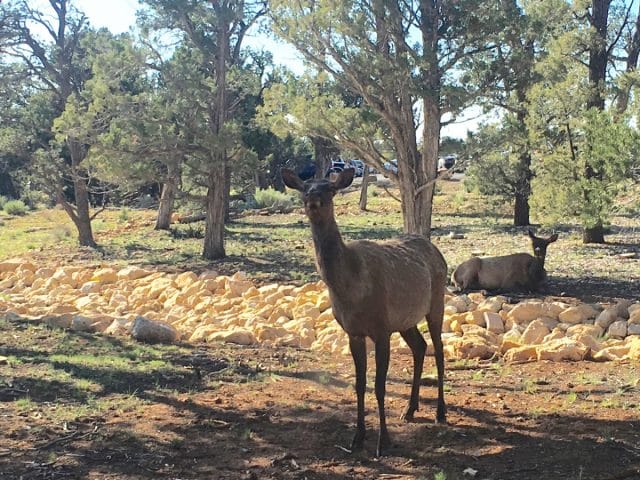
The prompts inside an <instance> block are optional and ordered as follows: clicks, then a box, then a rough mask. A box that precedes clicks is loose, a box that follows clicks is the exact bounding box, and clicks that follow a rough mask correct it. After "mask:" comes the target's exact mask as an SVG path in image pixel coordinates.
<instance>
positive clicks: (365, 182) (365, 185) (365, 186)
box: [360, 165, 371, 212]
mask: <svg viewBox="0 0 640 480" xmlns="http://www.w3.org/2000/svg"><path fill="white" fill-rule="evenodd" d="M368 170H369V168H368V167H367V166H366V165H365V167H364V173H363V174H362V187H361V188H360V210H362V211H363V212H365V211H366V210H367V193H368V191H369V181H370V180H371V176H370V175H369V172H368Z"/></svg>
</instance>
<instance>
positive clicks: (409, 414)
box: [400, 407, 416, 422]
mask: <svg viewBox="0 0 640 480" xmlns="http://www.w3.org/2000/svg"><path fill="white" fill-rule="evenodd" d="M415 411H416V409H415V408H411V407H407V409H406V410H405V411H404V413H403V414H402V415H400V420H404V421H405V422H413V414H414V412H415Z"/></svg>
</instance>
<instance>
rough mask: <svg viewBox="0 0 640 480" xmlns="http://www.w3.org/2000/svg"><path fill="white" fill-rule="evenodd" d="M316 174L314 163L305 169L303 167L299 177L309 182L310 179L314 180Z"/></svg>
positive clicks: (308, 164)
mask: <svg viewBox="0 0 640 480" xmlns="http://www.w3.org/2000/svg"><path fill="white" fill-rule="evenodd" d="M315 174H316V165H315V164H314V163H307V164H306V165H305V166H304V167H302V170H300V171H299V172H298V176H299V177H300V178H301V179H302V180H309V179H310V178H313V176H314V175H315Z"/></svg>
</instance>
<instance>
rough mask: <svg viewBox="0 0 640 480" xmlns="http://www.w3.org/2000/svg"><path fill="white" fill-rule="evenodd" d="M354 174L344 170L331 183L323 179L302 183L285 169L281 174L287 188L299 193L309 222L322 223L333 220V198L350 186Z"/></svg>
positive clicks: (296, 176)
mask: <svg viewBox="0 0 640 480" xmlns="http://www.w3.org/2000/svg"><path fill="white" fill-rule="evenodd" d="M354 172H355V171H354V170H353V169H352V168H346V169H344V170H343V171H342V172H340V173H339V174H338V176H337V177H336V179H335V180H333V181H332V180H328V179H324V178H323V179H317V178H311V179H309V180H307V181H302V179H300V177H299V176H298V175H297V174H296V173H295V172H294V171H292V170H289V169H287V168H283V169H282V171H281V174H282V180H283V181H284V184H285V185H286V186H287V187H289V188H293V189H294V190H298V191H299V192H300V193H301V196H302V201H303V202H304V210H305V212H306V213H307V216H308V217H309V221H311V223H323V222H326V221H328V220H329V219H331V218H333V197H334V195H335V194H336V193H337V192H338V190H342V189H343V188H347V187H348V186H349V185H351V182H352V181H353V175H354Z"/></svg>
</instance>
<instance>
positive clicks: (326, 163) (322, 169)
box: [311, 137, 340, 178]
mask: <svg viewBox="0 0 640 480" xmlns="http://www.w3.org/2000/svg"><path fill="white" fill-rule="evenodd" d="M311 141H312V143H313V150H314V154H315V157H316V174H315V175H314V176H315V178H324V176H325V175H326V174H327V170H329V167H330V166H331V160H333V159H335V158H337V157H338V154H339V153H340V151H339V150H338V149H337V148H336V146H335V145H334V144H333V143H331V142H330V141H329V140H327V139H325V138H321V137H312V139H311Z"/></svg>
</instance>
